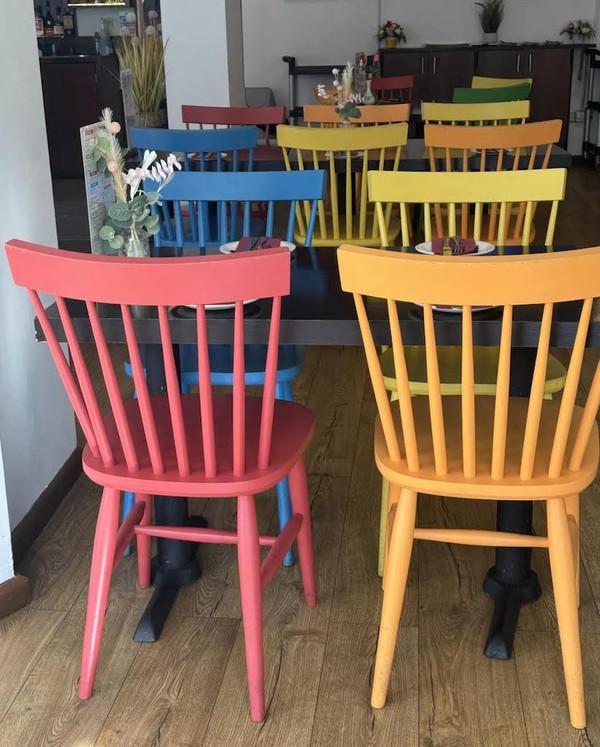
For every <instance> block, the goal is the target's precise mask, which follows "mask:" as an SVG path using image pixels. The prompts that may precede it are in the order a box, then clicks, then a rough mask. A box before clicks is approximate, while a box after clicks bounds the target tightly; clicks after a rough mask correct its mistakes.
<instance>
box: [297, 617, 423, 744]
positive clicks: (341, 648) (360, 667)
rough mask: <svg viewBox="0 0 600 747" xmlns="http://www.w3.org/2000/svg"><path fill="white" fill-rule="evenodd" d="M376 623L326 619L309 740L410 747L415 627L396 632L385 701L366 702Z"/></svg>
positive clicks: (414, 722) (414, 734)
mask: <svg viewBox="0 0 600 747" xmlns="http://www.w3.org/2000/svg"><path fill="white" fill-rule="evenodd" d="M377 633H378V628H377V626H376V625H360V624H359V625H356V624H352V623H331V625H330V627H329V637H328V639H327V648H326V651H325V661H324V662H323V675H322V677H321V686H320V688H319V699H318V705H317V711H316V714H315V725H314V729H313V733H312V739H311V745H315V747H317V745H318V746H319V747H363V746H366V745H382V747H384V746H386V745H396V744H397V745H402V747H416V746H417V745H418V744H420V742H419V738H418V700H419V697H418V696H419V692H418V691H419V678H418V631H417V629H416V628H407V627H403V628H402V629H401V630H400V633H399V635H398V641H397V644H396V656H395V662H394V669H393V672H392V679H391V681H390V687H389V691H388V702H387V704H386V707H385V708H384V709H381V710H376V709H374V708H371V706H370V695H371V676H372V669H373V661H374V659H375V650H376V647H377Z"/></svg>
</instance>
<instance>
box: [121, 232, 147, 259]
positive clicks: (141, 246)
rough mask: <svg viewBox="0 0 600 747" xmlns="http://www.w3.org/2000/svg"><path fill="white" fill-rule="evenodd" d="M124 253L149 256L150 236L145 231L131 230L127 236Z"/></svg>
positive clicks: (126, 254)
mask: <svg viewBox="0 0 600 747" xmlns="http://www.w3.org/2000/svg"><path fill="white" fill-rule="evenodd" d="M123 254H124V255H125V256H127V257H149V256H150V237H149V236H148V234H147V233H146V232H145V231H141V232H138V231H135V230H131V231H129V233H128V235H126V236H125V243H124V244H123Z"/></svg>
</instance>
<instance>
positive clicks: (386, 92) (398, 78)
mask: <svg viewBox="0 0 600 747" xmlns="http://www.w3.org/2000/svg"><path fill="white" fill-rule="evenodd" d="M414 87H415V79H414V76H413V75H394V76H388V77H386V78H373V79H372V80H371V91H372V92H373V95H374V96H375V98H376V99H382V100H383V101H390V102H392V101H393V102H395V101H397V102H398V103H399V104H410V103H411V102H412V97H413V88H414Z"/></svg>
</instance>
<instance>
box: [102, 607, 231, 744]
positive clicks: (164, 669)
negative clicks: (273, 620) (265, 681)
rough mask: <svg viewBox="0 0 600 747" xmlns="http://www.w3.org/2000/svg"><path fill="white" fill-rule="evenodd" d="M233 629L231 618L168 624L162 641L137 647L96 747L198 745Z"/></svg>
mask: <svg viewBox="0 0 600 747" xmlns="http://www.w3.org/2000/svg"><path fill="white" fill-rule="evenodd" d="M238 628H239V622H238V621H237V620H211V619H190V618H177V617H173V618H172V619H171V620H169V622H168V623H167V626H166V628H165V631H164V639H165V640H164V641H163V640H161V641H160V642H159V643H156V644H153V645H143V644H142V646H141V650H140V651H139V653H138V655H137V657H136V660H135V662H134V664H133V666H132V667H131V670H130V672H129V675H128V677H127V680H126V682H125V683H124V684H123V686H122V688H121V691H120V694H119V698H118V699H117V700H116V701H115V703H114V706H113V707H112V709H111V711H110V713H109V715H108V718H107V719H106V723H105V724H104V728H103V729H102V731H101V733H100V735H99V737H98V740H97V742H96V743H95V744H96V745H97V747H101V746H102V747H112V745H119V747H139V745H146V744H147V745H150V744H157V745H158V744H165V745H167V744H173V745H181V747H192V746H195V745H198V744H201V743H202V740H203V738H204V733H205V731H206V728H207V726H208V720H209V717H210V714H211V712H212V709H213V705H214V701H215V698H216V695H217V692H218V686H219V683H220V681H221V678H222V676H223V671H224V670H225V667H226V665H227V660H228V658H229V652H230V650H231V647H232V645H233V642H234V640H235V637H236V633H237V630H238ZM92 700H93V699H92ZM90 702H92V701H90Z"/></svg>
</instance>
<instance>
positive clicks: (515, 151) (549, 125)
mask: <svg viewBox="0 0 600 747" xmlns="http://www.w3.org/2000/svg"><path fill="white" fill-rule="evenodd" d="M561 128H562V122H561V120H559V119H554V120H551V121H549V122H532V123H530V124H516V125H491V126H487V127H486V126H482V127H472V126H471V127H469V126H460V125H435V124H426V125H425V147H426V148H427V151H428V156H429V167H430V169H431V171H469V167H470V164H471V163H472V159H473V152H474V151H479V156H480V158H479V161H480V163H479V170H480V171H490V170H491V171H508V170H511V171H518V170H531V169H534V168H542V169H545V168H547V166H548V163H549V161H550V154H551V153H552V146H553V145H555V144H556V143H558V141H559V140H560V132H561ZM540 157H541V163H539V162H538V163H536V161H538V160H539V158H540ZM436 210H439V206H436ZM534 214H535V206H534ZM532 217H533V216H532ZM506 220H507V224H506V226H505V228H504V236H505V237H506V239H505V242H504V243H505V245H506V246H510V245H513V246H515V245H516V246H521V245H522V244H523V223H524V220H525V203H519V204H516V205H512V209H511V210H509V211H508V212H507V213H506ZM461 221H462V222H463V225H462V227H461V232H462V235H463V236H466V235H470V233H469V231H470V229H469V227H468V226H467V225H466V224H465V221H467V222H469V221H470V218H469V211H468V206H465V205H463V207H462V215H461ZM497 231H498V205H492V206H491V207H490V212H489V213H488V214H487V215H484V216H483V222H482V228H481V235H482V236H484V237H487V238H488V240H490V241H493V240H494V237H495V236H496V234H497ZM489 237H492V238H489ZM534 238H535V227H534V226H533V225H532V230H531V235H530V237H529V241H530V242H531V241H533V239H534Z"/></svg>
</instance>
